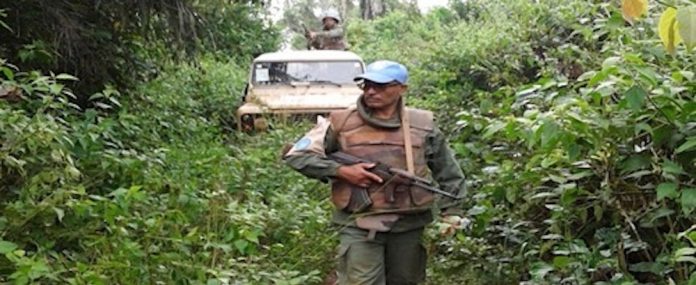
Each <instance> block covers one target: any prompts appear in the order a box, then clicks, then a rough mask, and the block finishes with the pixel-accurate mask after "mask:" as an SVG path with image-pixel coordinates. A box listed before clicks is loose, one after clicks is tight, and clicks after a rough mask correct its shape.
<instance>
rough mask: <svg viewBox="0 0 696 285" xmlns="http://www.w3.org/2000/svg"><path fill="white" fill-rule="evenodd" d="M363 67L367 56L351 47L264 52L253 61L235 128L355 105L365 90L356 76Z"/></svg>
mask: <svg viewBox="0 0 696 285" xmlns="http://www.w3.org/2000/svg"><path fill="white" fill-rule="evenodd" d="M364 70H365V64H364V62H363V60H362V59H361V58H360V57H359V56H358V55H356V54H355V53H352V52H349V51H337V50H311V51H309V50H300V51H280V52H273V53H265V54H262V55H260V56H258V57H257V58H256V59H254V62H253V63H252V65H251V69H250V74H249V80H248V83H247V86H246V88H245V90H244V94H243V96H242V101H243V102H242V106H240V107H239V108H238V109H237V114H236V119H237V127H238V129H239V130H242V131H251V130H264V129H266V128H267V127H268V124H269V119H270V118H271V117H282V118H289V117H312V116H316V115H318V114H327V113H329V112H331V111H333V110H338V109H343V108H346V107H348V106H350V105H351V104H355V102H356V100H357V98H358V96H360V94H361V91H360V89H359V88H358V86H357V85H356V84H355V82H353V78H354V77H355V76H357V75H359V74H361V73H363V72H364Z"/></svg>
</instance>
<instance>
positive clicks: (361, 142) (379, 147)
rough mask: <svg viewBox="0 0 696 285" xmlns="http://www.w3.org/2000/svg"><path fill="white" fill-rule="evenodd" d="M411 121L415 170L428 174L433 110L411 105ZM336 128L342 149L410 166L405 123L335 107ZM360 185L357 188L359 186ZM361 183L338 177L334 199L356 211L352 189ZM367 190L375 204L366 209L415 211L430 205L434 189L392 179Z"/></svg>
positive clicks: (369, 210)
mask: <svg viewBox="0 0 696 285" xmlns="http://www.w3.org/2000/svg"><path fill="white" fill-rule="evenodd" d="M407 113H408V115H409V116H410V117H409V118H410V121H411V134H410V135H411V141H412V146H413V158H414V167H415V169H414V172H415V175H417V176H419V177H427V176H428V175H429V170H428V167H427V163H426V158H425V144H426V141H425V137H426V135H427V134H428V133H430V132H431V131H432V130H433V127H434V123H433V114H432V113H431V112H428V111H423V110H418V109H410V108H407ZM330 120H331V125H332V128H334V131H335V132H336V134H337V139H338V142H339V144H340V146H341V151H343V152H345V153H348V154H351V155H353V156H357V157H360V158H363V159H365V160H368V161H373V162H381V163H384V164H387V165H389V166H391V167H396V168H401V169H406V168H407V166H406V153H405V147H404V137H403V130H402V127H401V126H399V127H396V128H385V127H379V126H375V125H373V124H371V123H369V122H367V121H366V120H364V119H363V118H362V117H361V115H360V114H359V112H358V111H357V110H355V109H347V110H341V111H335V112H332V113H331V116H330ZM356 188H357V189H356ZM360 189H363V188H360V187H359V186H356V185H352V184H350V183H347V182H345V181H342V180H340V179H336V180H334V181H333V182H332V185H331V200H332V202H333V203H334V205H335V206H336V207H337V208H338V209H341V210H344V211H347V212H356V210H355V209H351V208H352V207H350V205H352V204H354V201H350V199H351V191H356V190H360ZM367 192H368V194H369V197H370V200H371V204H370V205H369V207H367V209H366V210H364V212H368V213H370V212H372V213H381V212H394V213H413V212H422V211H425V210H428V209H429V206H430V204H431V202H432V201H433V199H434V196H433V193H432V192H430V191H427V190H423V189H420V188H415V187H409V186H406V185H394V183H390V182H389V181H385V183H382V184H377V183H374V184H373V185H371V186H370V187H369V188H368V189H367Z"/></svg>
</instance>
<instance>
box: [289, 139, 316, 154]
mask: <svg viewBox="0 0 696 285" xmlns="http://www.w3.org/2000/svg"><path fill="white" fill-rule="evenodd" d="M311 144H312V140H311V139H309V138H308V137H304V138H301V139H300V140H299V141H297V142H296V143H295V145H294V146H293V148H294V149H295V150H298V151H301V150H306V149H307V148H309V145H311Z"/></svg>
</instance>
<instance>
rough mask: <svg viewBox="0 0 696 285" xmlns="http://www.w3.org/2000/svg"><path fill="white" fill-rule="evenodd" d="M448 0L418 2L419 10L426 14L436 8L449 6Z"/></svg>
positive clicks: (420, 0) (423, 0)
mask: <svg viewBox="0 0 696 285" xmlns="http://www.w3.org/2000/svg"><path fill="white" fill-rule="evenodd" d="M447 2H448V1H447V0H418V9H420V10H421V12H423V13H426V12H428V11H430V10H431V9H433V8H435V7H442V6H447Z"/></svg>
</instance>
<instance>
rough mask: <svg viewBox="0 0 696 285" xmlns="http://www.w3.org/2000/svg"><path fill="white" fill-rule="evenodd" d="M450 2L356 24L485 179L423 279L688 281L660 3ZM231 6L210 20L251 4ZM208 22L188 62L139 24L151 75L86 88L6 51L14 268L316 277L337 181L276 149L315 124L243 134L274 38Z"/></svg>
mask: <svg viewBox="0 0 696 285" xmlns="http://www.w3.org/2000/svg"><path fill="white" fill-rule="evenodd" d="M452 2H453V6H452V7H451V9H436V10H434V11H432V12H430V13H429V14H427V15H423V16H419V15H417V14H414V13H404V12H399V11H395V12H393V13H390V14H388V15H386V16H385V17H382V18H378V19H375V20H373V21H369V22H367V21H353V22H352V23H350V25H349V27H348V35H349V41H350V43H351V45H352V49H353V50H354V51H355V52H357V53H359V54H361V55H363V56H364V57H365V59H366V60H367V61H371V60H374V59H380V58H389V59H395V60H399V61H402V62H404V63H405V64H406V65H408V67H409V68H410V71H411V74H412V80H411V89H410V91H409V92H410V93H409V94H410V95H409V102H410V103H411V104H413V105H416V106H420V107H424V108H429V109H433V110H436V111H437V116H438V120H439V122H440V124H441V125H442V127H443V129H444V130H445V131H446V132H447V133H448V134H449V136H450V138H451V144H452V146H453V148H454V150H455V151H456V152H457V157H458V158H459V160H460V162H461V166H462V167H463V169H464V170H465V172H466V173H467V175H468V176H469V180H470V183H471V186H472V191H471V193H470V194H471V195H470V196H469V199H468V201H467V202H466V205H465V209H466V210H467V211H468V213H469V216H470V217H471V218H472V219H473V220H474V225H473V228H472V229H471V231H468V232H459V233H457V234H456V235H454V236H452V237H445V238H443V237H441V236H439V234H438V233H437V230H436V229H434V228H431V229H429V231H428V235H427V238H428V249H429V251H430V253H431V263H430V264H431V266H430V268H429V271H430V272H429V276H430V277H429V280H428V283H429V284H488V283H491V284H510V283H519V282H520V281H527V282H529V283H531V284H588V283H597V284H637V283H657V284H669V283H671V282H672V281H673V282H674V283H676V284H692V283H693V282H694V280H696V277H695V276H694V274H693V271H694V260H696V259H695V258H696V257H694V253H695V252H696V250H694V249H693V248H695V247H696V244H695V240H696V231H695V229H694V227H693V223H694V215H695V212H694V209H696V190H695V189H696V185H695V182H694V178H696V177H694V173H696V164H695V160H694V158H695V157H696V133H695V132H696V126H695V125H694V122H695V121H696V105H695V103H694V101H695V100H694V94H696V83H695V81H694V76H695V75H694V66H695V64H696V60H695V58H694V53H687V52H686V51H685V50H684V49H683V47H682V46H680V47H679V48H678V49H677V51H676V52H675V54H674V55H670V54H668V53H666V52H665V51H664V49H663V48H662V47H660V46H659V41H658V40H657V35H656V34H655V31H654V26H655V21H654V20H653V19H654V18H655V12H659V11H660V10H661V9H662V8H661V7H660V6H657V7H654V8H652V9H653V11H652V12H653V14H651V15H650V16H648V17H647V19H645V20H643V21H638V22H636V23H634V24H627V23H626V22H625V21H624V19H623V18H622V16H621V14H620V12H619V9H618V7H617V6H616V3H614V2H608V3H603V1H594V2H593V3H590V2H587V1H578V0H562V1H534V3H532V2H527V1H513V0H505V1H478V0H469V1H460V2H457V1H452ZM61 3H62V2H61ZM206 3H208V2H206ZM210 3H213V2H210ZM215 3H217V2H215ZM213 6H214V5H213ZM211 7H212V6H211ZM237 8H238V9H239V10H237V9H230V10H215V9H213V10H206V11H207V12H206V13H212V14H214V15H207V16H205V17H213V18H215V17H223V18H225V17H229V16H230V15H231V14H234V15H237V16H240V15H241V14H244V15H250V14H247V13H245V12H244V11H245V10H244V9H246V8H243V7H241V6H237ZM1 16H2V13H0V17H1ZM250 19H251V18H250ZM0 20H2V19H0ZM5 22H8V21H5ZM5 22H0V29H4V30H7V29H5ZM8 23H9V24H10V26H11V24H12V22H8ZM208 27H217V28H214V29H216V30H215V31H216V33H214V35H213V36H211V39H212V38H214V39H216V41H206V42H202V43H200V44H201V46H202V47H204V49H206V50H207V51H210V52H209V53H205V54H204V55H203V56H201V57H197V59H198V60H197V61H196V62H195V63H191V64H188V63H172V62H171V61H169V60H164V58H167V57H168V56H170V55H171V54H169V52H168V51H167V49H165V48H164V46H165V45H166V43H165V42H162V41H159V42H158V41H154V42H145V41H142V40H140V39H135V42H136V43H138V44H139V46H138V47H136V48H135V52H137V53H139V54H138V55H137V56H142V57H147V58H157V59H161V62H158V63H157V64H158V65H157V66H155V67H154V68H153V70H154V71H156V72H153V73H151V74H148V77H146V78H145V77H138V76H136V77H134V78H137V79H138V80H144V82H140V83H139V84H137V85H136V87H134V88H131V89H119V88H117V87H111V86H107V87H106V88H104V90H102V91H100V92H96V93H94V94H92V95H91V96H90V95H88V94H87V93H80V94H73V93H72V92H71V90H70V89H68V88H66V87H65V86H70V83H71V82H74V81H75V80H77V79H76V78H75V77H72V76H70V75H67V74H61V73H59V72H54V73H51V72H40V71H20V70H23V69H21V68H17V67H15V66H13V65H11V64H10V63H9V62H8V61H6V60H4V59H3V60H2V62H1V63H0V213H1V215H0V254H2V256H0V282H13V283H18V284H26V283H69V284H87V283H89V284H110V283H118V284H140V283H161V284H170V283H175V284H202V283H206V284H318V283H320V282H321V279H322V278H323V277H324V275H325V274H327V273H328V272H330V270H331V269H332V264H333V253H334V252H333V248H334V245H335V242H336V241H335V237H334V231H332V230H330V229H329V220H328V215H329V208H330V207H331V206H330V203H328V201H327V196H328V191H327V185H324V184H321V183H319V182H315V181H311V180H308V179H305V178H303V177H301V176H300V175H298V174H296V173H294V172H292V171H290V170H289V169H287V168H286V167H284V166H283V164H282V163H281V162H280V161H279V158H278V154H279V153H278V152H279V150H280V149H281V147H282V145H283V144H284V143H286V142H288V141H292V140H294V139H296V138H297V137H298V136H300V134H301V132H302V131H303V130H305V129H306V128H308V127H309V125H308V124H300V125H299V126H282V125H277V127H276V128H275V130H274V131H273V132H270V133H268V134H264V135H257V136H248V135H243V134H238V133H235V132H234V130H232V128H231V127H232V126H233V125H234V122H233V121H232V116H233V113H234V109H235V108H236V106H238V104H239V102H240V101H239V100H240V97H241V91H242V88H243V83H244V80H245V78H246V76H247V74H246V72H247V70H248V69H247V66H246V65H247V64H248V62H247V61H246V60H244V59H245V58H247V57H248V56H249V55H250V54H253V53H255V52H257V51H259V50H263V49H265V47H267V46H266V44H270V43H273V42H274V41H276V40H277V38H275V36H274V35H273V34H267V35H264V37H263V39H262V40H261V42H263V43H262V45H261V46H250V45H246V44H234V42H240V43H246V42H247V41H250V40H254V39H256V37H258V35H259V34H258V33H257V32H259V29H261V28H262V27H265V26H264V25H263V24H262V23H260V22H258V21H251V22H245V21H234V23H233V22H228V21H220V22H215V23H214V25H212V26H208ZM247 28H248V29H249V30H248V31H247V30H246V29H247ZM238 30H239V33H237V31H238ZM266 36H268V37H266ZM212 45H218V47H219V48H221V49H224V50H227V51H226V52H220V50H217V51H218V52H214V51H215V49H216V48H215V47H212ZM0 47H2V48H4V50H0V52H7V50H8V49H7V46H6V45H2V44H0ZM23 48H24V50H27V47H23ZM29 50H31V49H29ZM33 50H34V51H35V52H38V51H40V49H37V48H36V47H34V48H33ZM28 56H29V55H28ZM31 56H39V57H40V52H39V54H37V53H34V54H32V55H31ZM228 58H232V60H230V61H228ZM76 96H81V97H83V98H88V100H89V104H85V106H89V108H86V109H83V108H80V107H79V106H77V105H75V104H74V102H75V99H74V98H75V97H76ZM687 282H691V283H687Z"/></svg>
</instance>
